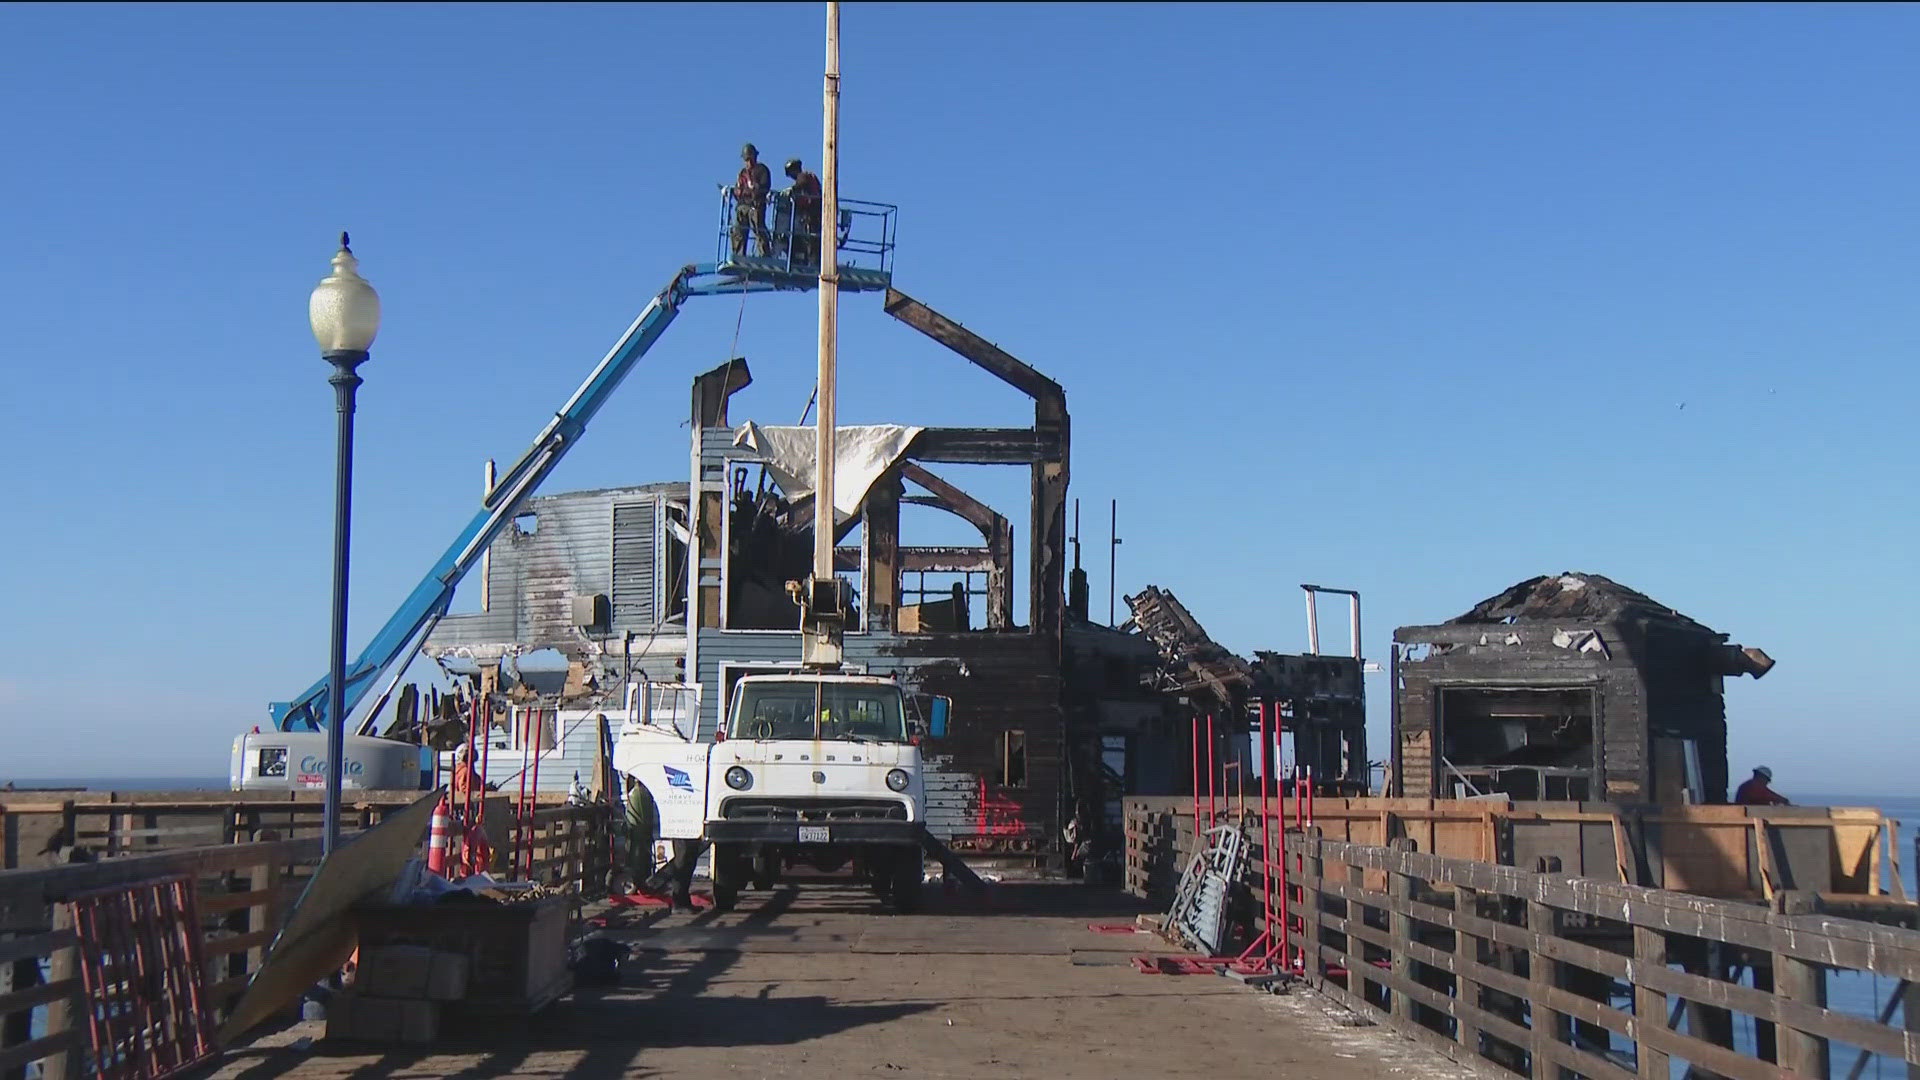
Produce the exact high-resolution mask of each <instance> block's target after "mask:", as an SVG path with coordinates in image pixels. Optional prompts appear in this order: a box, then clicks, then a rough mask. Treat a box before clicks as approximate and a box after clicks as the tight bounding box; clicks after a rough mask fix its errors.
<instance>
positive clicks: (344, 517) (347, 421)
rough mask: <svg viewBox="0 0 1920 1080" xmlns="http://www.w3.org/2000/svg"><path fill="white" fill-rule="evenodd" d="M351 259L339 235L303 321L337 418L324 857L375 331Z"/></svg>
mask: <svg viewBox="0 0 1920 1080" xmlns="http://www.w3.org/2000/svg"><path fill="white" fill-rule="evenodd" d="M359 266H360V263H359V260H357V259H355V258H354V257H353V250H352V249H351V248H349V247H348V246H347V234H346V233H341V234H340V250H339V251H338V252H335V253H334V256H333V273H331V274H328V275H327V276H326V277H324V278H322V279H321V280H320V284H318V285H316V286H314V289H313V295H312V296H311V297H310V298H309V299H308V301H307V317H308V319H309V320H310V321H311V322H312V324H313V339H314V340H315V341H316V342H319V344H320V356H321V358H322V359H324V360H326V362H327V363H329V364H332V365H333V374H332V375H330V376H328V378H327V382H329V383H331V384H333V393H334V402H335V404H336V406H337V407H338V409H339V413H340V430H339V437H338V439H337V445H336V455H337V456H336V458H335V464H334V488H333V638H332V641H331V645H332V648H331V656H330V665H329V667H328V678H327V801H326V821H325V830H326V851H327V853H329V854H331V853H332V852H333V849H334V848H335V847H336V846H338V845H339V843H340V777H341V775H342V773H343V772H344V770H345V767H346V744H347V718H346V716H345V715H344V714H345V713H346V711H347V709H346V699H347V686H346V678H347V536H348V533H349V531H350V530H349V524H350V517H351V513H352V509H353V393H354V391H355V390H357V389H359V387H360V376H359V375H358V374H357V373H356V370H355V369H357V368H358V367H359V366H360V365H361V364H364V363H366V361H367V348H368V347H369V346H371V345H372V344H373V338H374V335H375V334H378V333H379V332H380V295H379V294H378V293H376V292H374V291H373V286H371V285H369V284H367V282H366V279H365V278H362V277H361V276H360V272H359Z"/></svg>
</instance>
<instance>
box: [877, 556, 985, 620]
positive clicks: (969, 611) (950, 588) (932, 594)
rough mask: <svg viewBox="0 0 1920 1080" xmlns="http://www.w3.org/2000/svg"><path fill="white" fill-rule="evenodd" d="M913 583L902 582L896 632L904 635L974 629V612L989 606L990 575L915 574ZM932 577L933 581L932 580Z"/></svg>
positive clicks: (979, 573) (903, 580)
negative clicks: (987, 582)
mask: <svg viewBox="0 0 1920 1080" xmlns="http://www.w3.org/2000/svg"><path fill="white" fill-rule="evenodd" d="M913 577H914V583H913V584H912V585H908V584H907V581H906V577H905V575H902V579H901V582H900V601H901V604H900V613H899V614H898V615H897V616H896V617H895V623H896V629H898V630H899V631H900V632H901V633H905V634H914V633H920V634H936V633H949V632H955V631H960V630H972V629H974V628H975V627H974V623H975V622H976V621H979V622H981V625H982V626H984V625H985V624H984V620H975V619H974V618H973V613H974V612H975V611H984V610H985V609H986V606H987V585H986V580H987V575H986V574H985V573H984V572H979V571H953V572H941V571H926V570H921V571H915V572H914V575H913ZM929 578H931V580H929Z"/></svg>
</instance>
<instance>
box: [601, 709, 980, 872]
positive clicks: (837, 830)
mask: <svg viewBox="0 0 1920 1080" xmlns="http://www.w3.org/2000/svg"><path fill="white" fill-rule="evenodd" d="M950 709H951V702H949V701H948V700H947V699H946V698H933V699H930V701H929V702H928V703H927V705H926V707H925V708H924V709H921V710H915V709H913V708H910V706H909V703H908V698H907V695H906V694H904V693H903V692H902V690H901V687H900V684H899V683H898V682H896V681H894V680H893V679H890V678H882V677H877V676H870V675H842V674H833V673H824V672H802V673H790V674H778V675H773V674H768V675H749V676H747V677H745V678H742V679H741V680H740V681H739V682H738V683H737V684H735V686H734V688H733V692H732V694H731V702H730V704H729V707H728V709H727V713H726V716H725V717H724V719H723V720H722V721H721V723H720V726H719V728H718V730H717V731H716V732H715V733H714V741H713V742H711V743H705V744H702V743H698V742H694V741H692V739H691V737H690V733H688V732H686V731H685V730H683V729H680V728H678V727H675V728H669V727H668V726H667V725H665V724H662V723H657V722H648V721H645V720H643V721H641V722H638V723H633V722H630V723H629V724H628V725H627V727H626V728H623V730H622V732H621V738H620V742H619V744H618V745H616V747H615V750H614V764H615V767H616V768H617V769H619V770H620V771H621V772H623V773H625V774H626V775H628V776H629V777H631V778H632V779H633V781H634V782H635V784H636V785H637V787H638V788H640V789H644V790H643V791H642V790H636V791H635V792H634V793H633V796H632V797H636V798H642V799H645V800H646V801H647V803H648V805H649V806H650V810H649V814H650V815H651V816H652V818H653V820H654V822H655V823H656V826H657V829H658V833H659V835H661V836H664V837H668V838H674V839H680V838H686V839H699V840H704V841H706V842H708V843H710V844H711V845H712V847H713V859H712V864H711V866H712V878H713V896H714V902H715V904H716V906H719V907H722V908H724V907H728V906H730V905H731V904H732V903H733V902H734V901H735V900H736V899H737V898H738V897H739V894H740V890H741V889H742V888H744V887H746V886H747V885H749V884H752V885H757V886H759V887H761V888H768V887H771V886H772V885H773V883H774V882H776V881H778V880H779V879H780V878H781V876H782V875H783V874H784V873H785V872H786V871H787V870H788V869H790V868H793V867H800V866H804V867H810V868H813V869H815V870H819V871H821V872H824V873H834V872H837V871H840V870H843V869H847V868H851V869H852V870H853V871H854V873H855V874H857V875H858V876H859V877H861V878H862V879H864V880H865V881H866V882H867V883H868V884H869V885H871V886H872V887H873V889H874V891H875V892H876V893H878V894H879V895H880V896H881V898H882V899H886V900H889V901H891V902H892V903H893V905H894V906H895V907H896V908H898V909H900V910H912V909H913V908H915V907H916V906H917V904H918V899H919V893H920V879H921V868H922V863H921V853H922V846H923V843H924V837H925V832H926V779H925V773H924V769H923V765H922V760H921V752H920V744H921V742H922V740H923V739H926V738H931V737H938V736H940V735H943V734H944V733H945V729H946V723H947V717H948V713H949V711H950ZM922 714H924V715H922Z"/></svg>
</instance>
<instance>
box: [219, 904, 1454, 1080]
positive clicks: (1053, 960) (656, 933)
mask: <svg viewBox="0 0 1920 1080" xmlns="http://www.w3.org/2000/svg"><path fill="white" fill-rule="evenodd" d="M929 899H930V901H931V900H932V897H931V895H930V897H929ZM1139 910H1144V908H1143V907H1139V906H1135V905H1133V904H1131V903H1130V902H1129V901H1127V900H1126V898H1124V897H1120V896H1117V895H1116V894H1114V893H1112V892H1096V891H1093V890H1088V889H1084V888H1081V887H1078V886H1071V885H1041V884H1035V885H1025V884H1011V883H1009V884H1003V885H1000V886H998V887H996V889H995V907H994V909H993V910H991V911H983V910H979V909H978V908H970V907H969V906H968V905H967V904H965V902H963V901H959V900H951V901H949V900H947V899H946V898H944V897H943V898H941V900H940V901H935V902H930V903H929V905H928V909H927V911H926V912H925V913H923V914H919V915H890V914H886V913H884V912H883V911H882V909H881V908H880V906H879V905H878V904H877V903H876V902H874V901H873V900H872V898H871V896H870V895H868V894H867V893H865V892H864V891H856V890H852V889H831V888H820V887H809V888H803V889H797V890H796V889H791V888H782V889H776V890H775V891H773V892H771V893H753V892H749V893H747V894H745V896H744V897H743V898H742V901H741V904H740V907H739V908H738V909H737V910H735V911H733V912H729V913H727V914H724V915H713V914H707V913H702V914H700V915H695V916H688V915H675V916H663V915H661V914H659V913H657V912H655V913H647V914H639V915H635V916H630V917H628V918H627V919H625V920H624V921H616V922H615V924H614V926H613V927H612V929H611V930H610V935H611V936H614V937H616V938H618V939H620V940H622V941H626V942H628V943H630V944H631V945H632V946H633V947H634V948H635V950H636V951H635V953H634V954H633V955H632V956H631V957H630V958H629V960H628V961H627V963H626V965H625V967H624V970H623V973H622V981H621V985H620V986H619V987H618V988H613V989H604V990H584V989H583V990H577V991H575V993H574V994H573V995H572V996H571V997H570V998H569V999H568V1000H565V1001H563V1002H560V1003H559V1004H557V1005H555V1006H554V1007H553V1008H552V1009H551V1010H549V1012H548V1014H546V1015H544V1016H542V1017H541V1018H539V1019H538V1020H536V1021H535V1022H534V1023H533V1024H532V1025H530V1027H529V1028H528V1029H527V1030H526V1031H524V1032H512V1033H494V1034H491V1035H488V1034H480V1035H473V1034H469V1035H467V1036H465V1037H455V1036H453V1035H452V1034H449V1036H448V1037H446V1038H444V1039H443V1040H441V1043H440V1044H438V1045H436V1046H433V1047H431V1048H427V1049H424V1050H413V1049H400V1048H391V1047H355V1046H351V1045H346V1044H332V1043H326V1042H317V1043H316V1044H315V1045H314V1046H313V1047H312V1048H311V1049H308V1050H306V1051H295V1050H292V1049H290V1048H288V1047H289V1044H290V1043H292V1042H293V1041H294V1040H297V1039H299V1038H301V1037H303V1036H313V1035H317V1034H318V1030H319V1027H320V1025H318V1024H302V1025H297V1026H295V1027H294V1028H291V1029H288V1030H285V1031H281V1032H277V1033H274V1034H273V1035H271V1036H267V1037H263V1038H261V1039H259V1040H258V1041H256V1042H255V1043H254V1044H252V1045H251V1046H248V1047H244V1048H241V1049H239V1050H237V1051H234V1052H232V1053H230V1054H229V1055H228V1057H227V1060H226V1061H225V1062H224V1063H223V1065H222V1066H221V1068H220V1069H219V1070H218V1071H217V1072H215V1073H214V1074H213V1075H214V1077H215V1078H216V1080H256V1078H261V1077H268V1076H285V1077H289V1078H292V1080H345V1078H348V1077H351V1078H354V1080H366V1078H372V1077H401V1078H419V1080H425V1078H427V1077H462V1078H479V1077H496V1076H534V1077H570V1078H577V1080H611V1078H615V1077H622V1078H624V1077H660V1078H672V1077H687V1078H696V1077H697V1078H701V1080H707V1078H711V1077H714V1076H742V1077H869V1076H887V1077H969V1078H977V1077H993V1076H1003V1077H1018V1076H1046V1077H1050V1078H1058V1080H1072V1078H1078V1077H1084V1078H1087V1080H1108V1078H1110V1077H1114V1076H1154V1077H1162V1076H1164V1077H1186V1076H1192V1077H1208V1078H1215V1080H1217V1078H1219V1077H1228V1076H1255V1075H1261V1076H1284V1077H1287V1078H1288V1080H1336V1078H1346V1077H1354V1076H1369V1077H1375V1076H1379V1077H1388V1076H1405V1077H1436V1078H1442V1080H1446V1078H1452V1077H1465V1076H1469V1075H1471V1074H1470V1073H1469V1072H1467V1071H1465V1070H1462V1069H1461V1068H1460V1067H1458V1066H1456V1065H1453V1064H1452V1063H1450V1062H1448V1061H1446V1060H1445V1059H1444V1058H1442V1057H1441V1056H1440V1055H1438V1054H1435V1053H1433V1052H1432V1051H1430V1050H1428V1049H1426V1048H1423V1047H1420V1046H1418V1045H1416V1044H1414V1043H1413V1042H1412V1041H1410V1040H1408V1039H1406V1038H1405V1037H1403V1036H1400V1035H1396V1034H1393V1033H1392V1032H1391V1031H1390V1030H1389V1029H1387V1028H1385V1027H1352V1026H1342V1024H1341V1023H1340V1021H1339V1019H1338V1017H1340V1016H1342V1015H1344V1014H1342V1013H1341V1012H1340V1011H1339V1010H1337V1009H1334V1008H1332V1007H1330V1006H1329V1004H1328V1003H1327V1002H1326V1000H1325V999H1323V998H1321V997H1319V996H1318V995H1316V994H1312V993H1308V992H1305V991H1298V992H1295V993H1293V994H1290V995H1273V994H1267V993H1263V992H1260V991H1257V990H1253V989H1250V988H1248V987H1246V986H1243V985H1241V984H1239V983H1237V982H1233V981H1230V980H1228V979H1224V978H1221V977H1218V976H1159V975H1141V974H1139V973H1137V972H1135V971H1134V969H1133V968H1132V966H1131V965H1130V964H1129V963H1128V962H1127V960H1128V957H1130V956H1132V955H1134V954H1136V953H1138V952H1141V951H1146V950H1149V949H1151V948H1153V945H1154V942H1155V941H1156V939H1154V938H1152V937H1149V936H1146V935H1132V936H1120V935H1102V934H1095V933H1092V932H1090V931H1089V930H1088V929H1087V924H1088V923H1089V922H1092V921H1108V922H1128V921H1131V919H1132V917H1133V914H1134V913H1135V912H1136V911H1139ZM1161 948H1164V946H1162V947H1161ZM1154 951H1158V950H1157V949H1156V950H1154Z"/></svg>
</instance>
